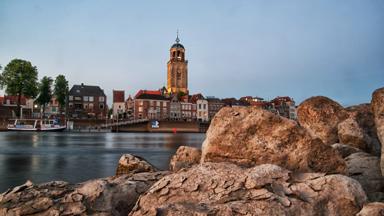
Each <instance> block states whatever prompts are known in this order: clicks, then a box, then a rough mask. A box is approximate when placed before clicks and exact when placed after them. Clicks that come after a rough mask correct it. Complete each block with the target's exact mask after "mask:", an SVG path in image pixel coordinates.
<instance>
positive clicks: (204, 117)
mask: <svg viewBox="0 0 384 216" xmlns="http://www.w3.org/2000/svg"><path fill="white" fill-rule="evenodd" d="M196 118H197V120H198V121H199V122H208V121H209V116H208V101H207V100H205V99H198V100H197V101H196Z"/></svg>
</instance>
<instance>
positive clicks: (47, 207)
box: [0, 172, 167, 216]
mask: <svg viewBox="0 0 384 216" xmlns="http://www.w3.org/2000/svg"><path fill="white" fill-rule="evenodd" d="M165 174H167V172H151V173H149V172H147V173H137V174H131V175H121V176H118V177H108V178H102V179H95V180H90V181H87V182H84V183H80V184H69V183H67V182H62V181H53V182H48V183H44V184H38V185H34V184H32V183H30V182H29V183H28V184H25V185H22V186H21V187H20V186H19V187H15V188H14V189H13V190H8V191H7V192H5V193H3V194H1V195H0V215H31V214H39V215H47V216H48V215H49V216H51V215H90V214H92V215H127V214H128V213H129V212H130V210H131V209H132V207H133V206H134V204H135V203H136V201H137V199H138V198H139V196H140V194H142V193H144V192H145V191H146V190H147V189H148V188H149V187H150V186H151V185H152V184H154V183H155V182H156V181H158V180H159V179H160V178H161V177H163V176H164V175H165Z"/></svg>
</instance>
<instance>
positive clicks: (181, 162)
mask: <svg viewBox="0 0 384 216" xmlns="http://www.w3.org/2000/svg"><path fill="white" fill-rule="evenodd" d="M200 158H201V150H200V149H197V148H193V147H189V146H180V147H179V148H178V149H177V151H176V154H175V155H173V156H172V159H171V162H170V163H169V169H170V170H171V171H178V170H180V169H182V168H189V167H191V166H192V165H195V164H198V163H199V162H200Z"/></svg>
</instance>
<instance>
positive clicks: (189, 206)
mask: <svg viewBox="0 0 384 216" xmlns="http://www.w3.org/2000/svg"><path fill="white" fill-rule="evenodd" d="M365 202H366V195H365V193H364V191H363V189H362V187H361V185H360V184H359V183H358V182H357V181H356V180H354V179H351V178H349V177H347V176H343V175H326V174H325V173H292V172H291V171H289V170H286V169H284V168H282V167H279V166H276V165H271V164H263V165H259V166H255V167H252V168H241V167H239V166H237V165H235V164H231V163H224V162H223V163H209V162H207V163H203V164H199V165H197V166H193V167H192V168H189V169H182V170H180V171H178V172H177V173H173V174H170V175H167V176H165V177H164V178H162V179H161V180H159V181H158V182H156V183H155V184H154V185H153V186H152V187H151V188H150V189H149V190H148V191H147V192H146V193H145V194H143V195H142V196H141V197H140V198H139V200H138V202H137V203H136V205H135V207H134V208H133V209H132V212H131V213H130V214H129V215H130V216H137V215H348V216H349V215H355V214H356V213H357V212H359V211H360V209H361V208H362V207H363V204H364V203H365Z"/></svg>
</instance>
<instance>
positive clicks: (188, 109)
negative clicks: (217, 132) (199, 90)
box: [180, 101, 196, 122]
mask: <svg viewBox="0 0 384 216" xmlns="http://www.w3.org/2000/svg"><path fill="white" fill-rule="evenodd" d="M180 104H181V119H182V120H183V121H188V122H191V121H195V120H196V104H193V103H190V102H183V101H182V102H180Z"/></svg>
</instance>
